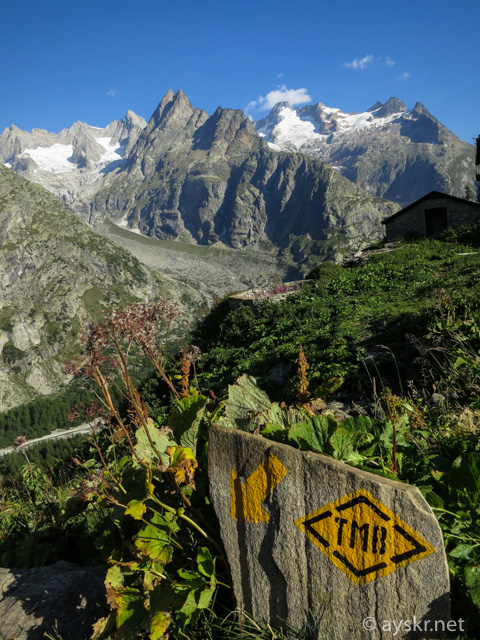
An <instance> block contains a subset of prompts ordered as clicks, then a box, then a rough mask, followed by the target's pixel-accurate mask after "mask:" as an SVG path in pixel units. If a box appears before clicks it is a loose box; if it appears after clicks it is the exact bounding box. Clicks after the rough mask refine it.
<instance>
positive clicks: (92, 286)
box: [0, 166, 167, 410]
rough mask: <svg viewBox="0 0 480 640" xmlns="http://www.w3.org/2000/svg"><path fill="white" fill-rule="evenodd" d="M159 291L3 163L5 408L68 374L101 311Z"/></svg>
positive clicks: (128, 260)
mask: <svg viewBox="0 0 480 640" xmlns="http://www.w3.org/2000/svg"><path fill="white" fill-rule="evenodd" d="M157 294H167V290H166V287H165V286H164V285H163V283H162V281H161V279H160V278H159V277H156V276H155V277H154V276H152V275H150V274H149V273H148V272H147V271H146V270H145V269H144V268H143V267H142V266H141V265H140V263H139V262H138V261H137V260H136V259H135V258H133V256H131V255H130V254H128V253H127V252H126V251H124V250H122V249H120V248H119V247H117V246H115V245H113V244H112V243H110V242H108V241H106V240H104V239H103V238H100V237H99V236H97V235H96V234H94V233H93V232H92V231H90V230H89V229H88V227H87V225H86V224H85V223H83V222H82V221H81V220H79V219H78V218H77V217H76V216H75V215H74V214H73V213H72V212H71V211H69V210H68V209H66V208H65V207H64V206H63V205H62V204H61V203H60V202H59V201H58V200H57V199H56V198H55V197H54V196H52V195H51V194H50V193H48V192H47V191H46V190H45V189H43V188H42V187H40V186H38V185H35V184H32V183H30V182H28V181H27V180H24V179H23V178H21V177H19V176H18V175H16V174H15V173H13V171H10V170H8V169H6V168H5V167H2V166H0V410H5V409H7V408H10V407H12V406H15V405H18V404H21V403H22V402H24V401H26V400H28V399H30V398H32V397H33V396H35V395H37V394H39V393H40V394H45V393H50V392H51V391H53V390H54V389H55V388H56V387H57V386H58V385H59V383H60V382H61V381H63V380H65V378H64V374H63V369H64V362H65V360H66V359H68V358H70V357H72V355H73V354H74V352H75V350H76V349H77V348H78V344H77V334H78V332H79V330H80V328H81V327H82V326H85V325H88V323H90V322H92V321H94V320H95V319H98V318H99V317H100V315H101V311H102V309H106V308H109V307H110V306H112V305H122V304H128V303H130V302H133V301H135V300H144V299H145V298H146V297H147V296H148V297H150V298H152V297H153V296H155V295H157Z"/></svg>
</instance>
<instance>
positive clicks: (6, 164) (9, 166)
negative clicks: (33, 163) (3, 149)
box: [3, 162, 12, 169]
mask: <svg viewBox="0 0 480 640" xmlns="http://www.w3.org/2000/svg"><path fill="white" fill-rule="evenodd" d="M3 166H4V167H7V169H11V168H12V165H11V164H10V162H4V163H3Z"/></svg>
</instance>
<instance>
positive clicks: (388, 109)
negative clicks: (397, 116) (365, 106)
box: [369, 98, 407, 118]
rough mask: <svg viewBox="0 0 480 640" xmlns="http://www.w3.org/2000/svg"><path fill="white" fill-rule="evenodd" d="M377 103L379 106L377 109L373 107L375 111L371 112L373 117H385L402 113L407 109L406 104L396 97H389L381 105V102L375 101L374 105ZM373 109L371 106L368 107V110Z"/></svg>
mask: <svg viewBox="0 0 480 640" xmlns="http://www.w3.org/2000/svg"><path fill="white" fill-rule="evenodd" d="M378 104H380V107H377V109H375V113H374V114H373V116H374V118H387V117H388V116H391V115H393V114H394V113H403V112H404V111H406V110H407V105H406V104H405V103H404V102H402V101H401V100H399V99H398V98H389V99H388V100H387V101H386V102H385V104H383V105H382V104H381V103H378V102H377V103H376V105H378ZM376 105H374V106H376ZM373 110H374V108H373V107H371V109H369V111H373Z"/></svg>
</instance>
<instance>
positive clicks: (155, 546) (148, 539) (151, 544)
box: [135, 525, 173, 565]
mask: <svg viewBox="0 0 480 640" xmlns="http://www.w3.org/2000/svg"><path fill="white" fill-rule="evenodd" d="M135 546H136V547H137V549H139V550H140V551H141V552H142V553H143V554H144V555H146V556H148V557H149V558H151V559H152V560H158V562H161V563H162V564H163V565H165V564H167V562H170V560H171V559H172V553H173V549H172V545H171V543H170V539H169V537H168V535H167V534H166V533H164V532H163V531H159V530H158V529H156V528H155V527H152V526H150V525H149V526H148V527H145V528H144V529H142V530H141V531H140V532H139V533H138V534H137V537H136V538H135Z"/></svg>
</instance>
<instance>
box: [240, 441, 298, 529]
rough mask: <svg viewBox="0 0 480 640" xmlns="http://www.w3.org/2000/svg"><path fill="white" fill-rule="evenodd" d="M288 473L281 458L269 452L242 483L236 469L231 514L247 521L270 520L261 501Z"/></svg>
mask: <svg viewBox="0 0 480 640" xmlns="http://www.w3.org/2000/svg"><path fill="white" fill-rule="evenodd" d="M286 475H287V469H286V468H285V466H284V465H283V464H282V463H281V462H280V460H279V459H278V458H277V457H276V456H274V455H273V453H270V454H268V456H267V457H266V458H265V460H264V461H263V462H262V464H261V465H260V466H259V467H257V468H256V469H255V471H254V472H253V473H252V474H251V475H250V476H249V477H248V478H247V479H246V481H245V484H242V482H241V480H240V478H239V477H238V476H237V474H236V473H235V471H233V470H232V472H231V477H230V495H231V502H230V507H231V515H232V518H234V519H235V520H243V521H245V522H268V521H269V520H270V516H269V515H268V513H267V512H266V511H264V510H263V509H262V505H261V503H262V502H263V501H264V500H265V498H266V497H267V496H268V495H270V494H271V493H272V491H273V490H274V488H275V487H276V486H277V484H278V483H279V482H281V480H283V478H284V477H285V476H286Z"/></svg>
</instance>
